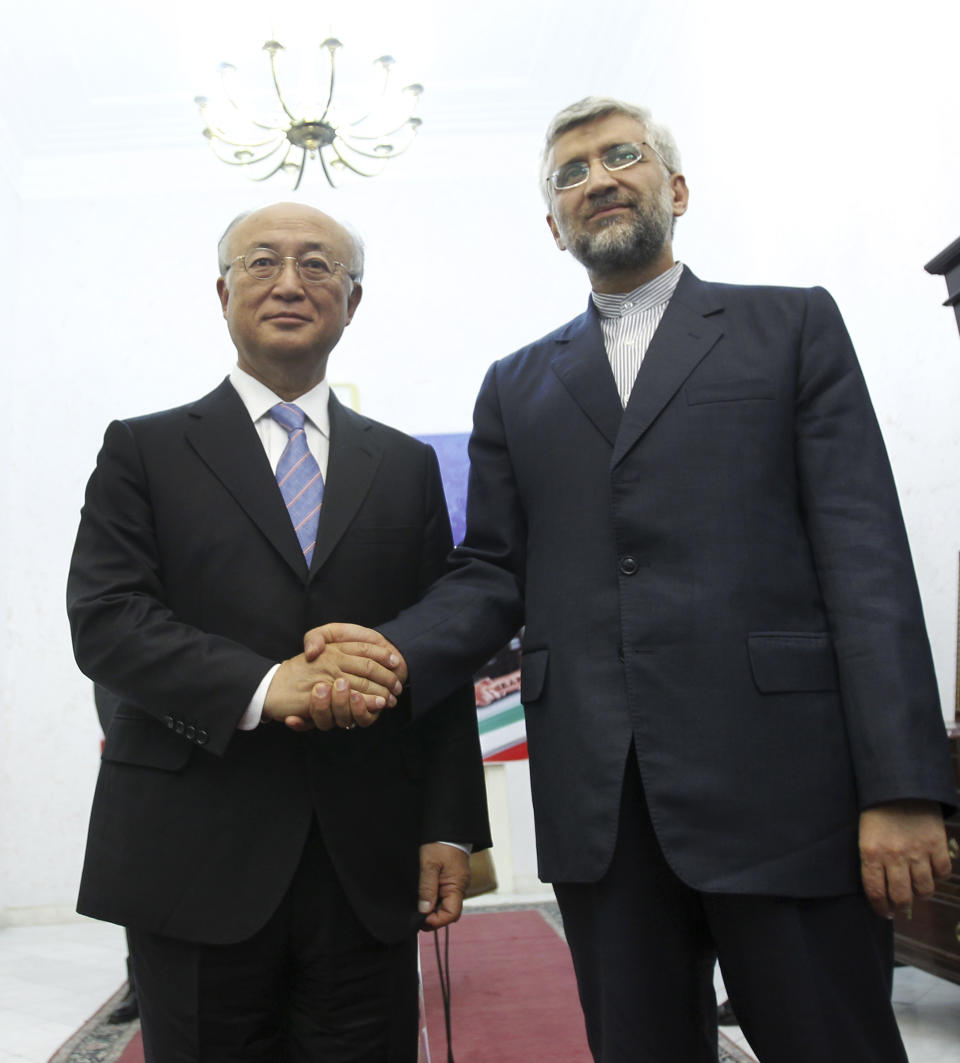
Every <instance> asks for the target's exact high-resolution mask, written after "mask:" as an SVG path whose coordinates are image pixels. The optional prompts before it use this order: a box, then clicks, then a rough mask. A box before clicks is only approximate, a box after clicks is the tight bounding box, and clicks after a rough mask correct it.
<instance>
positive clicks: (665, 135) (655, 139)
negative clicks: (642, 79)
mask: <svg viewBox="0 0 960 1063" xmlns="http://www.w3.org/2000/svg"><path fill="white" fill-rule="evenodd" d="M610 114H625V115H626V116H627V117H628V118H632V119H633V120H634V121H636V122H639V123H640V124H641V125H642V126H643V128H644V135H645V137H646V141H647V143H648V144H649V145H650V147H651V148H653V149H654V151H656V152H658V153H659V155H660V156H661V157H662V160H663V163H664V164H665V165H666V170H667V173H668V174H675V173H680V170H681V163H680V149H679V148H678V147H677V142H676V140H674V138H673V134H672V133H671V132H670V130H669V129H668V128H667V127H666V126H665V125H661V124H660V123H659V122H655V121H654V120H653V115H652V114H651V112H650V111H649V110H647V108H646V107H637V106H635V105H634V104H632V103H625V102H624V101H623V100H617V99H614V98H613V97H612V96H585V97H584V98H583V99H582V100H578V101H577V102H576V103H571V104H570V106H569V107H564V109H563V110H562V111H560V112H559V114H557V115H555V116H554V119H553V121H552V122H551V123H550V125H549V126H547V135H546V137H545V139H544V144H543V152H542V153H541V156H540V191H541V192H542V193H543V196H544V199H546V201H547V203H549V202H550V184H549V177H550V162H549V160H550V152H551V151H552V150H553V145H554V144H556V142H557V141H558V140H559V139H560V137H561V136H563V134H564V133H568V132H569V131H570V130H571V129H575V128H576V127H577V126H581V125H586V124H587V123H588V122H594V121H596V120H597V119H598V118H606V117H607V115H610Z"/></svg>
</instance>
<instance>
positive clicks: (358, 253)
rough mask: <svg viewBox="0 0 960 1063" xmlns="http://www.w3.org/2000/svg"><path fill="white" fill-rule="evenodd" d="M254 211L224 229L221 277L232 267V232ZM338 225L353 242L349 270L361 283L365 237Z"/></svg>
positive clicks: (219, 255)
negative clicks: (229, 249)
mask: <svg viewBox="0 0 960 1063" xmlns="http://www.w3.org/2000/svg"><path fill="white" fill-rule="evenodd" d="M253 213H254V212H253V211H252V210H245V211H243V213H241V214H238V215H237V216H236V217H235V218H234V219H233V221H232V222H230V224H229V225H228V226H227V227H226V229H224V230H223V236H221V237H220V239H219V240H218V241H217V268H218V269H219V270H220V276H221V277H225V276H226V275H227V270H228V269H229V268H230V259H228V258H227V245H228V244H229V243H230V234H231V233H232V232H233V230H234V229H235V228H236V227H237V226H238V225H239V224H240V222H242V221H243V220H244V219H245V218H249V217H250V215H251V214H253ZM337 225H339V226H340V228H341V229H343V230H344V231H345V232H346V234H347V235H348V236H349V237H350V240H351V242H352V243H353V255H352V258H353V261H352V262H348V263H347V270H348V273H349V275H350V279H351V280H352V281H353V282H354V284H359V283H360V282H361V281H362V280H363V260H364V255H365V248H364V243H363V237H362V236H361V235H360V234H359V233H358V232H357V230H356V229H354V227H353V226H352V225H350V224H348V223H347V222H342V221H338V222H337Z"/></svg>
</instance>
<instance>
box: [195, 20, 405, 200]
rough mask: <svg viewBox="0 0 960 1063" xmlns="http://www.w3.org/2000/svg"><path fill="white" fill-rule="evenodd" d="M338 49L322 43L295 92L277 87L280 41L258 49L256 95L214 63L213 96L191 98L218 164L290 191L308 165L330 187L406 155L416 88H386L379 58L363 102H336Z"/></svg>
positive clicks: (388, 62)
mask: <svg viewBox="0 0 960 1063" xmlns="http://www.w3.org/2000/svg"><path fill="white" fill-rule="evenodd" d="M342 47H343V45H342V44H341V43H340V41H338V40H337V39H336V38H334V37H330V38H328V39H327V40H325V41H323V43H322V44H321V45H320V52H321V59H320V61H319V63H317V64H316V65H313V64H311V65H310V66H309V67H308V68H307V69H305V70H303V71H301V73H300V77H299V78H298V83H297V86H296V88H295V90H292V89H290V88H285V87H283V86H281V78H280V74H279V72H278V61H277V57H278V55H279V54H280V53H281V52H284V51H285V48H284V46H283V45H282V44H280V42H279V41H267V42H266V44H264V46H263V51H265V52H266V53H267V54H268V56H269V57H270V76H269V80H268V81H267V82H266V85H265V86H264V88H263V89H262V90H261V91H260V92H259V93H258V91H257V90H256V88H253V89H251V86H250V85H249V84H245V83H244V82H243V81H242V80H241V78H240V74H239V71H238V70H237V68H236V67H235V66H234V65H233V64H232V63H221V64H220V90H221V91H220V94H219V96H218V97H217V98H214V99H208V98H207V97H206V96H197V97H196V100H195V102H196V104H197V106H198V107H199V108H200V113H201V115H202V116H203V119H204V122H205V123H206V126H205V128H204V130H203V135H204V136H205V137H206V138H207V139H208V140H209V142H210V145H211V147H212V148H213V151H214V154H215V155H216V156H217V158H219V159H220V160H221V161H223V162H225V163H227V164H228V165H230V166H237V167H240V168H242V169H245V170H246V171H247V175H248V176H249V177H251V178H252V179H253V180H255V181H265V180H267V179H268V178H270V177H272V176H273V175H274V174H276V173H281V172H282V173H286V174H290V175H291V176H295V177H296V180H295V183H294V185H293V187H294V188H295V189H296V188H299V187H300V182H301V181H302V180H303V175H304V171H305V170H306V166H307V160H308V159H316V160H318V161H319V163H320V166H321V168H322V169H323V173H324V176H325V177H326V179H327V181H328V182H329V184H330V185H333V186H335V185H336V184H337V181H336V180H335V179H334V178H335V175H339V174H342V173H344V172H346V171H350V172H353V173H355V174H359V175H360V176H361V177H373V176H375V175H376V174H378V173H380V172H382V170H383V169H384V167H385V166H386V164H387V162H388V161H389V160H390V159H394V158H396V157H397V156H398V155H400V154H402V153H403V152H404V151H406V150H407V148H409V147H410V145H411V144H412V143H413V140H414V137H415V136H416V133H417V130H418V129H419V128H420V124H421V120H420V119H419V118H417V117H416V116H415V115H414V113H413V112H414V111H415V110H416V108H417V105H418V103H419V101H420V96H421V94H422V92H423V86H422V85H418V84H413V85H405V86H404V87H403V88H401V89H396V88H395V87H394V86H393V84H392V82H391V69H392V67H393V65H394V59H393V57H392V56H390V55H381V56H380V58H379V59H376V60H375V61H374V63H373V67H374V74H375V79H376V81H377V82H378V83H379V85H378V86H377V85H375V86H374V90H375V91H374V95H373V97H372V99H370V101H369V102H366V101H364V100H347V101H344V100H340V99H335V98H334V97H335V91H336V90H337V89H338V88H339V86H338V85H337V52H338V51H339V49H340V48H342ZM324 53H325V58H323V56H324ZM377 88H379V92H378V93H377V92H376V89H377Z"/></svg>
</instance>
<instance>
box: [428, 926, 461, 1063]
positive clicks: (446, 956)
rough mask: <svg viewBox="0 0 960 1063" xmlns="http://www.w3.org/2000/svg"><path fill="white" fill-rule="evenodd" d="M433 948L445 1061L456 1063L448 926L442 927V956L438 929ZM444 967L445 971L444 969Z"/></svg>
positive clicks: (434, 935) (435, 933)
mask: <svg viewBox="0 0 960 1063" xmlns="http://www.w3.org/2000/svg"><path fill="white" fill-rule="evenodd" d="M433 949H434V952H435V953H436V956H437V973H438V974H439V976H440V996H441V998H442V999H443V1024H444V1027H445V1029H446V1034H447V1063H456V1061H455V1060H454V1058H453V1035H452V1032H451V1023H450V927H448V926H445V927H444V928H443V956H442V957H441V955H440V931H439V930H436V931H434V934H433ZM444 967H446V971H444Z"/></svg>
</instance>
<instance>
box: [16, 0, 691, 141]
mask: <svg viewBox="0 0 960 1063" xmlns="http://www.w3.org/2000/svg"><path fill="white" fill-rule="evenodd" d="M686 6H687V5H686V3H685V0H675V2H674V3H672V4H660V5H654V4H652V3H647V2H646V0H641V2H639V3H638V2H636V0H633V2H632V3H625V4H622V5H619V8H618V9H613V10H610V11H599V12H597V11H594V12H589V17H587V16H588V11H589V9H588V8H587V6H586V5H585V4H584V2H583V0H579V2H576V3H573V2H570V0H489V2H485V3H483V4H478V3H458V2H454V0H411V2H407V3H404V2H403V0H354V2H353V3H333V4H321V5H306V4H304V3H302V0H301V2H299V3H292V2H290V0H275V2H274V3H266V2H264V0H255V2H251V0H232V2H224V0H192V2H191V0H166V2H165V3H159V4H151V5H147V4H143V3H135V2H130V0H92V2H91V3H88V4H83V3H75V2H74V0H35V2H33V3H29V2H27V3H23V4H18V5H17V9H16V11H15V13H14V14H13V15H12V16H9V15H8V16H7V17H6V18H5V19H4V34H3V36H2V39H0V120H2V121H3V123H4V124H5V126H6V129H5V134H6V137H5V139H6V141H7V147H8V150H12V151H13V152H14V153H15V155H16V156H17V157H19V159H21V160H30V159H37V158H43V157H51V156H64V155H66V156H76V155H78V154H87V153H112V152H125V151H136V150H139V149H142V148H147V147H160V148H179V147H198V148H204V144H203V142H202V141H201V140H200V139H199V131H200V129H201V127H202V123H201V121H200V119H199V116H198V114H197V111H196V108H195V106H194V104H193V99H194V97H195V96H196V95H198V94H204V93H207V92H209V90H210V89H211V88H212V87H213V85H214V84H215V81H216V70H217V66H218V64H219V63H220V62H221V61H224V60H230V61H233V62H236V63H237V64H238V65H241V64H242V63H243V62H244V61H249V62H252V63H265V57H264V56H263V55H262V54H261V53H260V52H259V49H260V46H261V45H262V43H263V42H264V41H265V40H266V39H268V38H269V37H276V38H277V39H279V40H281V41H282V42H284V43H285V44H287V45H288V47H291V46H295V45H297V44H298V43H299V44H300V45H303V46H305V45H308V44H318V43H319V42H320V41H322V40H323V39H325V38H326V37H328V36H331V35H334V36H336V37H338V38H339V39H340V40H341V41H342V42H343V44H344V46H345V47H344V50H343V52H342V53H341V54H342V55H343V57H344V59H345V60H346V59H347V58H352V59H354V60H355V61H356V62H357V63H359V61H360V60H361V59H362V60H363V61H364V62H366V61H367V60H371V61H372V60H373V59H374V58H376V57H377V56H379V55H381V54H384V53H390V54H392V55H394V56H395V58H396V59H397V61H398V68H397V70H398V73H399V75H400V77H403V78H404V81H405V82H406V81H419V82H422V83H423V84H424V86H425V88H426V92H425V95H424V98H423V101H422V105H421V115H422V117H423V119H424V128H423V133H422V136H424V137H426V136H431V135H435V136H441V135H444V133H452V132H455V131H457V130H463V129H464V128H467V129H468V130H469V129H471V128H474V129H476V131H477V132H478V133H479V134H481V135H482V134H483V133H485V132H487V131H491V130H494V131H495V130H509V129H512V128H522V127H525V126H526V125H527V124H528V123H532V124H534V125H535V126H536V128H537V129H538V130H539V129H540V128H542V125H543V122H544V120H545V117H549V114H551V113H552V112H553V110H555V109H556V108H557V107H558V106H562V105H563V104H565V103H567V102H569V101H570V100H571V99H573V98H575V96H572V95H571V92H572V91H573V92H576V87H575V86H577V85H585V86H599V85H602V86H608V85H611V84H615V83H616V82H618V81H620V80H621V75H622V73H623V71H624V70H627V71H636V70H638V69H641V70H645V71H649V70H650V68H651V64H650V62H649V58H648V57H647V56H646V55H645V54H644V53H645V51H646V49H645V47H644V41H649V40H650V39H651V31H654V32H661V30H662V27H663V26H664V25H668V24H669V23H670V22H671V21H676V17H677V12H680V11H682V10H683V9H684V8H685V7H686ZM657 8H659V9H660V14H656V13H655V12H656V11H657ZM318 9H319V13H318ZM611 41H616V42H617V47H616V49H615V55H616V59H615V60H614V59H613V58H612V56H613V54H614V51H613V50H612V49H611V48H610V47H609V46H608V44H606V43H605V42H611ZM404 75H406V76H404ZM583 91H584V92H586V91H588V89H587V88H585V89H584V90H583Z"/></svg>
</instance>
